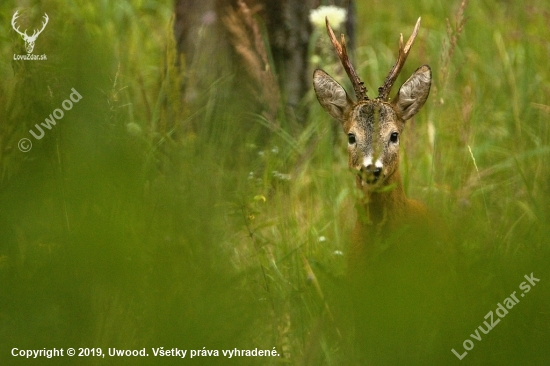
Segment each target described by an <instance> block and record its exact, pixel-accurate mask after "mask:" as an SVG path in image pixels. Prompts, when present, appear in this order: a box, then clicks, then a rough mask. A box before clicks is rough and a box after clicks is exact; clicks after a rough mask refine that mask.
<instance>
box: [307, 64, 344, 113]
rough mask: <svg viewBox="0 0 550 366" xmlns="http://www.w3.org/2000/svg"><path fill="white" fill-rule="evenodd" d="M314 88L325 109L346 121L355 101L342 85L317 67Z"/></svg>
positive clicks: (314, 74)
mask: <svg viewBox="0 0 550 366" xmlns="http://www.w3.org/2000/svg"><path fill="white" fill-rule="evenodd" d="M313 89H315V94H316V95H317V99H318V100H319V103H321V106H323V109H324V110H325V111H327V113H328V114H330V115H331V116H332V117H334V118H335V119H337V120H338V121H340V122H341V123H344V122H345V121H346V117H347V116H346V115H347V112H348V111H349V110H350V108H351V107H352V106H353V102H352V100H351V99H350V98H349V96H348V94H347V93H346V90H345V89H344V88H343V87H342V85H340V84H338V83H337V82H336V80H334V79H333V78H332V77H330V75H329V74H327V73H326V72H324V71H323V70H320V69H317V70H315V72H314V73H313Z"/></svg>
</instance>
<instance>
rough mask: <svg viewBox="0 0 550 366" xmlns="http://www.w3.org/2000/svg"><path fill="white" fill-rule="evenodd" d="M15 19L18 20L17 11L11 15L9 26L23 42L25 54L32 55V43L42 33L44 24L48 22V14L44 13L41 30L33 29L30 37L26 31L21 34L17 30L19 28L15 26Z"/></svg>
mask: <svg viewBox="0 0 550 366" xmlns="http://www.w3.org/2000/svg"><path fill="white" fill-rule="evenodd" d="M17 18H19V10H18V11H16V12H15V14H13V17H12V18H11V26H12V27H13V29H14V30H15V31H16V32H17V33H19V35H20V36H21V37H22V38H23V40H24V41H25V49H26V50H27V53H32V50H33V49H34V42H36V39H37V38H38V36H39V35H40V33H42V31H43V30H44V28H46V24H48V20H49V18H48V14H46V13H44V22H42V29H40V30H37V29H35V30H34V32H33V33H32V36H29V35H28V34H27V30H26V29H25V31H24V32H21V31H20V30H19V27H18V26H17V25H16V24H15V21H16V20H17Z"/></svg>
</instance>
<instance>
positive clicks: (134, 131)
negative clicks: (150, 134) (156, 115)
mask: <svg viewBox="0 0 550 366" xmlns="http://www.w3.org/2000/svg"><path fill="white" fill-rule="evenodd" d="M126 132H128V134H129V135H131V136H139V135H141V127H140V126H139V125H138V124H137V123H134V122H129V123H127V124H126Z"/></svg>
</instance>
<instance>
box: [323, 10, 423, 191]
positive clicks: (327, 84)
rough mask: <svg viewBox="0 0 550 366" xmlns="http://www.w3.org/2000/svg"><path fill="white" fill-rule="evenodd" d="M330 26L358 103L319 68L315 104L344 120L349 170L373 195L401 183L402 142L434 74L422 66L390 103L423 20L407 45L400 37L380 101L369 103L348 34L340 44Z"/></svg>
mask: <svg viewBox="0 0 550 366" xmlns="http://www.w3.org/2000/svg"><path fill="white" fill-rule="evenodd" d="M326 26H327V32H328V35H329V37H330V40H331V42H332V44H333V46H334V48H335V50H336V53H337V54H338V57H339V58H340V61H341V63H342V65H343V67H344V69H345V70H346V73H347V74H348V77H349V78H350V80H351V82H352V84H353V89H354V91H355V96H356V99H357V101H356V102H354V101H353V100H352V99H351V98H350V97H349V95H348V94H347V93H346V91H345V89H344V88H343V87H342V86H341V85H340V84H338V83H337V82H336V81H335V80H334V79H333V78H332V77H331V76H330V75H328V74H327V73H326V72H324V71H323V70H320V69H317V70H315V72H314V74H313V87H314V89H315V93H316V95H317V99H318V100H319V103H320V104H321V105H322V106H323V108H324V109H325V111H326V112H327V113H328V114H330V115H331V116H332V117H334V118H335V119H337V120H338V121H340V123H341V124H342V127H343V128H344V132H345V133H346V134H347V135H348V153H349V160H348V165H349V167H350V168H351V169H353V170H355V171H357V172H358V173H359V174H358V175H357V184H358V185H359V187H361V188H362V189H364V190H369V189H370V188H373V187H378V188H380V187H381V186H385V185H388V184H391V183H392V182H393V181H394V179H400V178H398V177H399V174H398V170H399V138H400V135H401V132H402V131H403V127H404V126H405V121H407V120H408V119H410V118H411V117H413V116H414V115H415V114H416V113H417V112H418V111H419V110H420V108H422V106H423V105H424V103H425V102H426V99H427V98H428V94H429V92H430V85H431V80H432V76H431V70H430V67H429V66H427V65H424V66H421V67H420V68H418V69H417V70H416V71H415V72H414V73H413V74H412V75H411V77H409V79H408V80H407V81H405V83H404V84H403V85H402V86H401V87H400V88H399V91H398V92H397V95H396V96H395V98H394V99H393V100H391V101H390V100H389V98H388V95H389V93H390V91H391V88H392V86H393V83H394V82H395V80H396V79H397V76H398V75H399V72H400V71H401V69H402V68H403V65H404V64H405V61H406V59H407V56H408V54H409V51H410V49H411V46H412V44H413V42H414V39H415V38H416V35H417V33H418V29H419V27H420V18H419V19H418V21H417V22H416V26H415V27H414V30H413V33H412V35H411V37H410V38H409V40H408V41H407V43H406V44H405V45H403V35H402V34H401V37H400V41H399V56H398V59H397V61H396V63H395V65H394V66H393V68H392V69H391V71H390V72H389V74H388V76H387V77H386V80H385V81H384V84H383V85H382V86H381V87H380V88H378V97H377V98H375V99H369V98H368V96H367V89H366V88H365V86H364V85H363V82H362V81H361V80H360V79H359V77H358V76H357V73H356V72H355V69H354V68H353V65H352V64H351V62H350V60H349V57H348V54H347V50H346V43H345V38H344V35H342V36H341V42H338V40H337V39H336V37H335V35H334V32H333V31H332V28H331V27H330V24H329V22H328V19H327V20H326ZM396 173H397V174H396Z"/></svg>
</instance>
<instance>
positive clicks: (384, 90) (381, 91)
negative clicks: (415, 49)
mask: <svg viewBox="0 0 550 366" xmlns="http://www.w3.org/2000/svg"><path fill="white" fill-rule="evenodd" d="M419 28H420V18H418V20H417V21H416V25H415V26H414V30H413V32H412V34H411V36H410V38H409V40H408V41H407V44H406V45H405V47H403V33H401V36H400V38H399V56H398V58H397V61H396V62H395V65H393V67H392V69H391V71H390V72H389V74H388V76H387V77H386V80H385V81H384V85H382V86H381V87H380V88H378V99H382V100H387V99H388V95H389V94H390V91H391V87H392V86H393V83H394V82H395V80H396V79H397V76H399V72H401V69H402V68H403V65H404V64H405V61H406V60H407V56H408V55H409V51H410V49H411V46H412V44H413V42H414V39H415V38H416V35H417V34H418V29H419Z"/></svg>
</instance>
